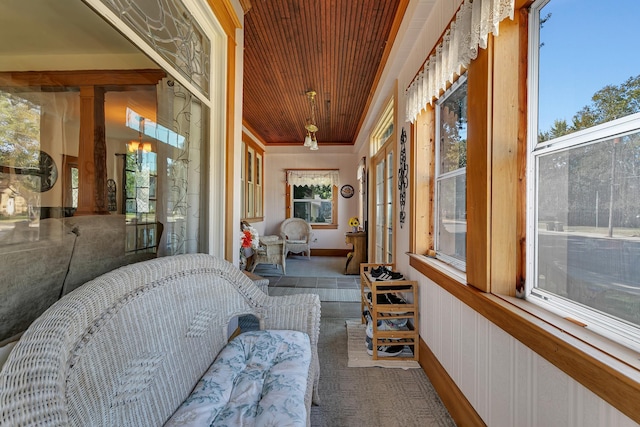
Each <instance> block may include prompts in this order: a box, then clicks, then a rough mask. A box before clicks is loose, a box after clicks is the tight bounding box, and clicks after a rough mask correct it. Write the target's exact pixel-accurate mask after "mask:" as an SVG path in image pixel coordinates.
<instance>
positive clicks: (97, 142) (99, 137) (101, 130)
mask: <svg viewBox="0 0 640 427" xmlns="http://www.w3.org/2000/svg"><path fill="white" fill-rule="evenodd" d="M104 93H105V91H104V88H102V87H100V86H81V87H80V141H79V145H78V175H79V176H78V178H79V183H78V209H77V210H76V215H94V214H107V213H108V210H107V194H106V189H107V186H106V182H107V160H106V153H107V147H106V136H105V118H104Z"/></svg>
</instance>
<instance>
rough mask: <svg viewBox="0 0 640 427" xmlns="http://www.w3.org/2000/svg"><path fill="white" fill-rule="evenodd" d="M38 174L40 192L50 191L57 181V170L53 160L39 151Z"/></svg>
mask: <svg viewBox="0 0 640 427" xmlns="http://www.w3.org/2000/svg"><path fill="white" fill-rule="evenodd" d="M38 172H39V173H38V175H40V191H41V192H43V193H44V192H45V191H49V190H51V189H52V188H53V186H54V185H55V183H56V181H57V180H58V168H57V167H56V162H54V161H53V158H52V157H51V156H50V155H49V154H47V153H45V152H44V151H40V164H39V171H38Z"/></svg>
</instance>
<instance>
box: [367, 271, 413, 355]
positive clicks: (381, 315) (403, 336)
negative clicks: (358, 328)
mask: <svg viewBox="0 0 640 427" xmlns="http://www.w3.org/2000/svg"><path fill="white" fill-rule="evenodd" d="M383 265H384V266H386V267H387V268H389V269H390V270H394V264H368V263H362V264H360V299H361V303H360V308H361V310H360V312H361V313H363V314H362V323H365V324H366V322H367V320H366V319H365V316H364V311H365V309H368V310H369V313H370V314H371V318H372V321H373V325H372V326H373V360H379V359H385V360H386V359H389V360H391V359H397V358H398V357H402V358H403V359H404V360H407V359H408V360H418V347H419V336H420V335H419V331H418V325H419V323H418V282H416V281H415V280H384V281H376V280H374V279H373V277H372V276H371V273H370V272H371V270H373V269H375V268H378V267H380V266H383ZM368 292H371V301H369V300H368V299H367V293H368ZM388 293H393V294H395V295H397V296H400V297H401V298H403V299H404V300H405V301H406V303H405V304H379V303H378V295H382V294H388ZM405 296H406V297H409V298H408V299H407V298H405ZM384 319H409V320H408V322H407V327H408V328H407V329H408V330H400V331H382V330H378V320H384ZM382 345H408V346H412V350H413V357H411V358H408V357H403V356H379V355H378V346H382Z"/></svg>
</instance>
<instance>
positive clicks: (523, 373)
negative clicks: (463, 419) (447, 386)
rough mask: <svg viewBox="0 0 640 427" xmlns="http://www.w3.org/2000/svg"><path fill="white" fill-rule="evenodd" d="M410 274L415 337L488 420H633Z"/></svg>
mask: <svg viewBox="0 0 640 427" xmlns="http://www.w3.org/2000/svg"><path fill="white" fill-rule="evenodd" d="M411 272H412V277H413V278H416V277H417V278H418V279H417V280H418V281H419V284H420V287H419V292H420V307H421V309H420V335H421V337H422V339H423V340H424V341H425V343H426V344H427V345H428V346H429V348H430V349H431V351H432V352H433V353H434V354H435V355H436V357H437V358H438V360H439V361H440V363H441V364H442V366H443V367H444V368H445V369H446V371H447V373H448V374H449V376H450V377H451V378H452V379H453V381H455V383H456V384H457V385H458V388H460V390H461V391H462V392H463V393H464V395H465V396H466V397H467V400H469V402H470V403H471V405H472V406H473V407H474V408H475V410H476V412H478V414H479V415H480V417H482V419H483V420H484V422H485V423H486V424H487V425H488V426H491V427H502V426H504V427H513V426H518V427H555V426H557V427H591V426H593V427H596V426H599V427H612V426H616V427H627V426H629V427H630V426H638V424H637V423H635V422H634V421H633V420H631V419H630V418H628V417H627V416H626V415H624V414H623V413H621V412H620V411H618V410H617V409H616V408H614V407H612V406H611V405H609V404H608V403H607V402H605V401H604V400H602V399H601V398H599V397H598V396H596V395H595V394H594V393H592V392H591V391H590V390H588V389H587V388H585V387H583V386H582V385H581V384H580V383H578V382H577V381H575V380H573V379H572V378H571V377H569V376H568V375H566V374H565V373H564V372H562V371H560V370H559V369H558V368H556V367H555V366H554V365H552V364H551V363H549V362H547V361H546V360H545V359H544V358H542V357H540V356H538V355H537V354H536V353H535V352H533V351H532V350H530V349H529V348H528V347H526V346H524V345H523V344H522V343H520V342H519V341H518V340H516V339H515V338H513V337H512V336H511V335H509V334H507V333H506V332H504V331H503V330H502V329H500V328H499V327H497V326H496V325H495V324H493V323H491V322H490V321H489V320H487V319H486V318H485V317H483V316H481V315H480V314H478V313H477V312H476V311H474V310H472V309H471V308H470V307H469V306H467V305H466V304H464V303H463V302H461V301H460V300H458V299H457V298H455V297H453V296H452V295H451V294H450V293H448V292H447V291H445V290H444V289H443V288H441V287H440V286H438V285H436V284H435V283H434V282H432V281H431V280H429V279H428V278H426V277H424V276H423V275H422V274H420V273H419V272H417V271H416V270H413V269H412V271H411Z"/></svg>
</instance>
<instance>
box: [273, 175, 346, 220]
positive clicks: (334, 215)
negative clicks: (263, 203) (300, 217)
mask: <svg viewBox="0 0 640 427" xmlns="http://www.w3.org/2000/svg"><path fill="white" fill-rule="evenodd" d="M295 170H310V171H312V170H313V171H330V170H331V171H337V170H338V169H295ZM288 171H289V169H286V170H285V176H286V174H287V172H288ZM331 194H332V196H333V198H332V201H331V221H332V222H331V223H330V224H314V223H310V225H311V228H312V229H314V230H337V229H338V226H339V225H338V187H337V186H336V185H334V186H333V189H332V191H331ZM292 210H293V188H292V186H291V185H290V184H289V183H288V182H285V218H291V217H292V216H293V215H292Z"/></svg>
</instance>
